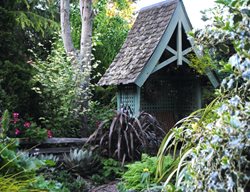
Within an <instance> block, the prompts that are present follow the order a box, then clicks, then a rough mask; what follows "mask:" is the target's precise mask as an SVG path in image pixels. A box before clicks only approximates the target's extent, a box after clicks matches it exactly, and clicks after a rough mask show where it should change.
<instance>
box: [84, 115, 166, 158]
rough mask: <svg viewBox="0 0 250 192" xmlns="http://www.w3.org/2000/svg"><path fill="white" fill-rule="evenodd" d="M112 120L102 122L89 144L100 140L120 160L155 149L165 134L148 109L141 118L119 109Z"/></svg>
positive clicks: (97, 142) (109, 152)
mask: <svg viewBox="0 0 250 192" xmlns="http://www.w3.org/2000/svg"><path fill="white" fill-rule="evenodd" d="M109 124H110V121H109V120H106V121H103V122H101V123H100V125H99V127H98V129H97V130H96V131H95V132H94V133H93V134H92V135H91V136H90V137H89V139H88V141H87V144H89V143H90V144H97V145H98V146H99V147H100V149H101V150H102V153H103V154H104V155H107V156H109V157H112V158H115V159H117V160H119V161H121V162H124V161H125V160H133V159H138V158H140V155H141V152H143V151H144V152H152V151H154V149H156V148H157V146H158V145H159V144H160V142H161V139H162V137H163V136H164V134H165V132H164V131H163V130H162V129H161V127H160V126H159V123H158V122H157V120H156V119H155V118H154V117H153V116H151V115H150V114H148V113H145V112H143V113H141V114H140V115H139V116H138V118H136V117H132V116H130V115H129V114H128V113H127V112H117V114H116V116H115V117H114V118H113V120H112V122H111V125H110V127H108V125H109Z"/></svg>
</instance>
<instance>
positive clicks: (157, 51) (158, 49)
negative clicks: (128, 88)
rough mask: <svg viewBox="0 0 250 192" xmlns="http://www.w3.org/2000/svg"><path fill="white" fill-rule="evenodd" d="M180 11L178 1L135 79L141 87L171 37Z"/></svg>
mask: <svg viewBox="0 0 250 192" xmlns="http://www.w3.org/2000/svg"><path fill="white" fill-rule="evenodd" d="M180 12H181V5H180V3H178V5H177V7H176V9H175V11H174V13H173V16H172V18H171V20H170V22H169V24H168V26H167V29H166V30H165V32H164V34H163V36H162V38H161V40H160V42H159V44H158V45H157V47H156V49H155V50H154V53H153V54H152V56H151V57H150V59H149V61H148V62H147V64H146V65H145V67H144V68H143V69H142V71H141V73H140V74H139V76H138V77H137V79H136V80H135V84H136V85H138V86H139V87H141V86H142V85H143V84H144V83H145V81H146V80H147V79H148V77H149V76H150V74H151V73H152V72H153V70H154V68H155V66H156V65H157V63H158V61H159V59H160V57H161V55H162V53H163V51H164V50H165V48H166V46H167V44H168V42H169V40H170V38H171V37H172V34H173V32H174V30H175V28H176V26H177V23H178V20H179V14H180Z"/></svg>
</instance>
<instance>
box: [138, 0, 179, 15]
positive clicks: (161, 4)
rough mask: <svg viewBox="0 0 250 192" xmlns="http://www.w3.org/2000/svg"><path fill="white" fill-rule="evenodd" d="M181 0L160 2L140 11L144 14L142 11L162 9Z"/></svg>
mask: <svg viewBox="0 0 250 192" xmlns="http://www.w3.org/2000/svg"><path fill="white" fill-rule="evenodd" d="M178 1H179V0H163V1H161V2H158V3H155V4H152V5H149V6H146V7H143V8H141V9H140V10H139V12H142V11H146V10H150V9H153V8H160V7H162V6H168V5H169V4H171V3H175V2H178Z"/></svg>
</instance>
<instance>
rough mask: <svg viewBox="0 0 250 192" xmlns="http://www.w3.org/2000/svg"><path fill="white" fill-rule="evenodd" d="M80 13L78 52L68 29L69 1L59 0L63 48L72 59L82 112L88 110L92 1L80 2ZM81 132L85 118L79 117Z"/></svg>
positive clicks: (84, 127) (85, 125) (81, 0)
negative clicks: (80, 27)
mask: <svg viewBox="0 0 250 192" xmlns="http://www.w3.org/2000/svg"><path fill="white" fill-rule="evenodd" d="M79 3H80V13H81V21H82V29H81V41H80V42H81V44H80V51H78V50H76V49H75V48H74V45H73V41H72V37H71V29H70V0H61V8H60V17H61V30H62V39H63V44H64V48H65V50H66V53H67V55H68V56H70V57H72V64H73V66H74V70H75V72H76V78H75V80H76V82H77V86H78V87H79V88H80V90H81V91H80V93H77V94H79V95H78V97H79V98H78V101H77V104H78V105H79V108H80V111H79V112H82V111H84V110H85V109H87V108H88V99H89V98H88V96H89V94H88V92H89V91H88V88H89V82H90V71H91V50H92V19H93V18H92V0H80V1H79ZM78 53H79V54H78ZM81 119H82V130H81V132H84V131H86V128H87V117H86V115H82V116H81Z"/></svg>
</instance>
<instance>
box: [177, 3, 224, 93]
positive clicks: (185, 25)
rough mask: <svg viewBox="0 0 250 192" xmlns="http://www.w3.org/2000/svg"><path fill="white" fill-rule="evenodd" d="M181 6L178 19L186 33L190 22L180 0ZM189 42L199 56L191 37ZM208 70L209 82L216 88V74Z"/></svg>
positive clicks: (190, 28)
mask: <svg viewBox="0 0 250 192" xmlns="http://www.w3.org/2000/svg"><path fill="white" fill-rule="evenodd" d="M180 4H181V6H182V11H180V15H179V16H180V20H181V21H182V25H183V28H184V30H185V32H186V33H188V32H190V31H191V30H192V25H191V23H190V20H189V18H188V16H187V12H186V10H185V7H184V5H183V3H182V1H181V3H180ZM189 42H190V44H191V46H192V48H193V50H194V52H195V54H196V56H197V57H201V54H200V53H199V51H198V49H197V48H196V47H195V46H194V40H193V39H189ZM207 71H208V72H207V73H206V75H207V77H208V79H209V80H210V82H211V83H212V85H213V86H214V87H215V88H216V87H218V86H219V84H220V83H219V81H218V79H217V78H216V76H215V75H214V74H213V73H212V72H211V70H210V69H208V70H207Z"/></svg>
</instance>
